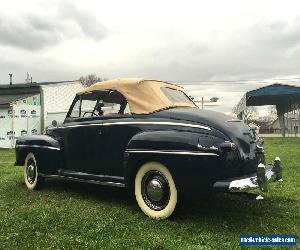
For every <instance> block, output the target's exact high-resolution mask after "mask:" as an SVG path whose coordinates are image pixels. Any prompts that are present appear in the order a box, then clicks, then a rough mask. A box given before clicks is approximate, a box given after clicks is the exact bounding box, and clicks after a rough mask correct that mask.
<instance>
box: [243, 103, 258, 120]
mask: <svg viewBox="0 0 300 250" xmlns="http://www.w3.org/2000/svg"><path fill="white" fill-rule="evenodd" d="M256 117H257V110H256V108H255V107H253V106H249V107H247V108H246V109H245V110H244V113H243V118H244V119H243V120H244V121H245V122H246V123H247V124H249V123H251V122H252V121H254V120H255V118H256Z"/></svg>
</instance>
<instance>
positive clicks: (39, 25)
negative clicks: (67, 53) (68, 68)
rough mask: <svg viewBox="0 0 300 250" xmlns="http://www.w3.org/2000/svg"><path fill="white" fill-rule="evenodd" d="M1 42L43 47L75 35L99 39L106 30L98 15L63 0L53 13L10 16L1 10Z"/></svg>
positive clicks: (36, 48) (6, 44)
mask: <svg viewBox="0 0 300 250" xmlns="http://www.w3.org/2000/svg"><path fill="white" fill-rule="evenodd" d="M0 34H1V36H0V44H2V45H4V46H10V47H16V48H20V49H26V50H40V49H43V48H46V47H51V46H54V45H57V44H59V43H61V42H63V41H66V40H68V39H72V38H92V39H93V40H96V41H100V40H102V39H104V38H105V37H106V36H107V34H108V33H107V30H106V29H105V27H104V26H103V25H102V24H101V23H100V22H99V21H98V20H97V18H96V16H95V15H94V14H92V13H89V12H87V11H84V10H81V9H79V8H77V7H76V5H74V4H73V3H71V2H69V1H63V2H60V3H59V4H58V5H57V6H56V8H55V9H54V11H53V12H47V11H46V10H45V9H41V10H40V13H38V14H36V13H18V15H8V14H5V13H4V12H3V11H1V12H0Z"/></svg>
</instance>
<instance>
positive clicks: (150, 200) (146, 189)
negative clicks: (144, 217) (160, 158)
mask: <svg viewBox="0 0 300 250" xmlns="http://www.w3.org/2000/svg"><path fill="white" fill-rule="evenodd" d="M142 196H143V199H144V201H145V203H146V204H147V206H148V207H150V208H151V209H153V210H156V211H160V210H162V209H164V208H165V207H166V206H167V205H168V203H169V199H170V187H169V183H168V180H167V179H166V177H165V176H164V175H163V174H162V173H161V172H159V171H149V172H147V173H146V174H145V175H144V177H143V179H142Z"/></svg>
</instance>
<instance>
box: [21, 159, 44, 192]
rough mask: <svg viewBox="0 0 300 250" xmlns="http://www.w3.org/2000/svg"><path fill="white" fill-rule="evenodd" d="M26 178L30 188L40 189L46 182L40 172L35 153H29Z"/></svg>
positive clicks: (25, 168)
mask: <svg viewBox="0 0 300 250" xmlns="http://www.w3.org/2000/svg"><path fill="white" fill-rule="evenodd" d="M24 179H25V184H26V186H27V188H28V189H30V190H34V189H39V188H41V187H42V185H43V183H44V178H43V177H41V176H39V174H38V169H37V161H36V159H35V156H34V154H33V153H29V154H28V155H27V157H26V159H25V164H24Z"/></svg>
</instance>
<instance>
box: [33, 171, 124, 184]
mask: <svg viewBox="0 0 300 250" xmlns="http://www.w3.org/2000/svg"><path fill="white" fill-rule="evenodd" d="M58 172H59V174H58V175H47V174H43V173H39V175H40V176H42V177H45V178H51V179H63V180H68V181H76V182H84V183H91V184H97V185H102V186H113V187H125V184H124V178H123V177H119V176H109V175H92V174H86V173H81V172H75V171H68V170H59V171H58Z"/></svg>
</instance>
